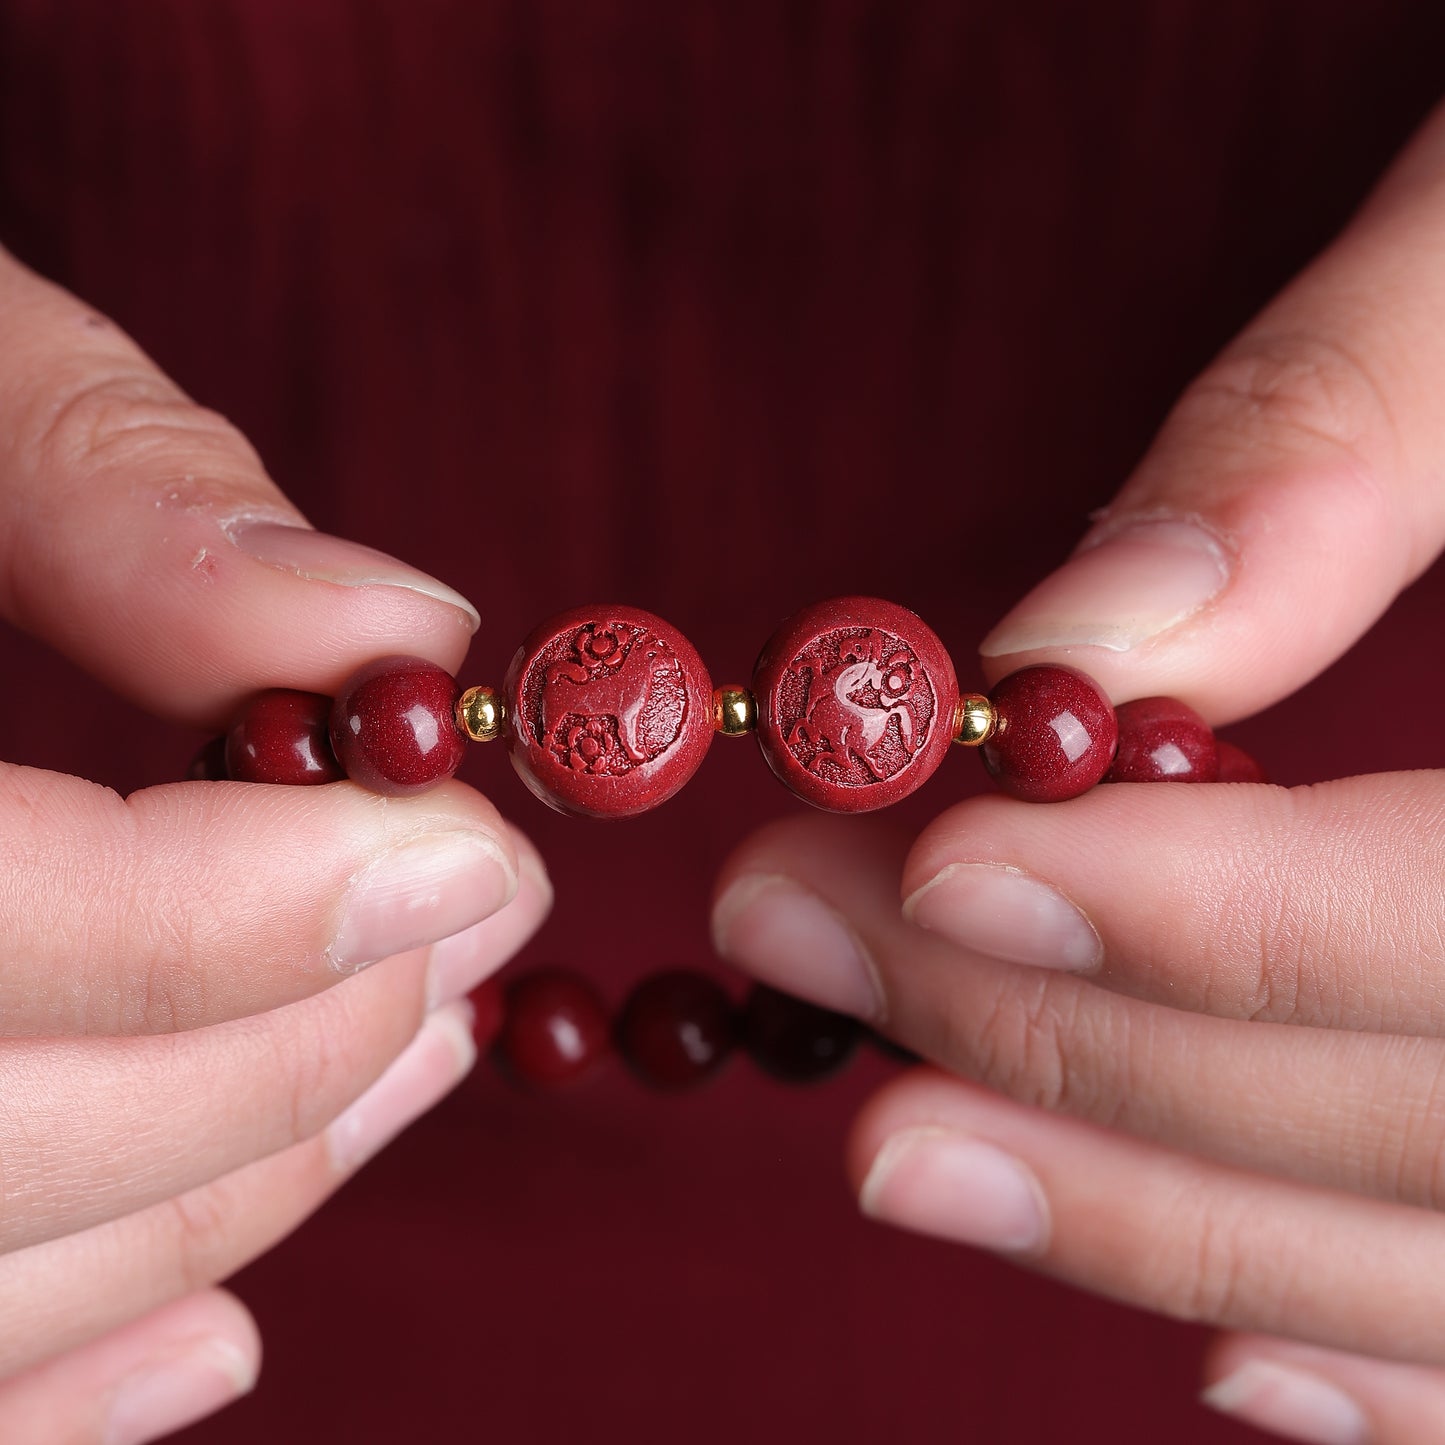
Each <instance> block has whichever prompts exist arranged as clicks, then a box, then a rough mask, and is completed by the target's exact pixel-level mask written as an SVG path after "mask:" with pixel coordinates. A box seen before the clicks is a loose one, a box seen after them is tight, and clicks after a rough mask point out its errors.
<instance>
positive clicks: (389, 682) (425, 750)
mask: <svg viewBox="0 0 1445 1445" xmlns="http://www.w3.org/2000/svg"><path fill="white" fill-rule="evenodd" d="M457 691H458V689H457V684H456V681H455V679H454V678H453V677H452V676H451V674H450V673H448V672H446V671H444V670H443V669H442V668H440V667H438V666H437V665H436V664H435V663H434V662H427V661H426V660H425V659H424V658H420V657H380V658H377V660H376V661H375V662H369V663H367V664H366V666H365V667H363V668H361V669H360V670H359V671H357V672H355V673H353V674H352V676H351V677H350V678H348V679H347V682H346V685H345V686H344V687H343V688H342V689H341V691H340V693H338V694H337V697H336V701H335V703H334V704H333V705H332V708H331V746H332V748H333V749H334V750H335V753H336V756H337V758H338V760H339V761H340V763H341V765H342V767H344V768H345V769H346V776H347V777H348V778H351V779H352V780H353V781H354V782H357V783H360V784H361V786H362V787H363V788H370V789H371V791H372V792H373V793H384V794H386V795H388V796H390V797H403V796H405V795H407V794H410V793H422V792H425V791H426V790H427V789H428V788H432V787H435V786H436V785H437V784H438V783H441V782H444V781H445V780H446V779H447V778H449V777H451V775H452V774H453V773H454V772H456V770H457V769H458V768H459V767H460V766H461V761H462V756H463V753H464V751H465V748H466V739H465V738H464V737H463V736H462V733H461V731H460V730H459V729H458V727H457V722H456V704H457Z"/></svg>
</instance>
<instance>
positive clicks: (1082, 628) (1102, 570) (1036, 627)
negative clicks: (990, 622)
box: [979, 521, 1230, 657]
mask: <svg viewBox="0 0 1445 1445" xmlns="http://www.w3.org/2000/svg"><path fill="white" fill-rule="evenodd" d="M1229 572H1230V558H1229V554H1228V552H1226V550H1225V548H1224V547H1223V545H1222V544H1221V543H1220V541H1219V539H1218V538H1216V537H1215V536H1213V535H1212V534H1211V533H1209V532H1207V531H1205V529H1204V528H1203V527H1201V526H1197V525H1195V524H1194V523H1192V522H1184V521H1157V522H1136V523H1133V524H1132V525H1130V526H1127V527H1124V528H1123V529H1121V530H1119V531H1116V532H1110V533H1106V534H1105V535H1104V536H1103V538H1102V539H1101V540H1100V541H1099V542H1097V543H1095V544H1094V545H1092V546H1089V547H1088V548H1087V549H1086V550H1085V551H1082V552H1079V553H1077V554H1076V555H1075V556H1074V557H1072V558H1071V559H1070V560H1069V561H1068V562H1066V563H1065V564H1064V565H1063V566H1062V567H1061V568H1059V570H1058V571H1057V572H1055V573H1054V574H1053V575H1052V576H1051V577H1047V578H1045V579H1044V581H1042V582H1041V583H1040V584H1039V585H1038V586H1037V587H1035V588H1034V590H1033V591H1032V592H1030V593H1029V595H1028V596H1027V597H1025V598H1024V600H1023V601H1022V602H1020V603H1019V604H1018V606H1017V607H1015V608H1014V609H1013V611H1012V612H1010V613H1009V614H1008V616H1007V617H1005V618H1004V620H1003V621H1002V622H1000V623H999V625H998V626H997V627H995V628H994V630H993V631H992V632H990V633H989V635H988V636H987V637H986V638H984V640H983V644H982V646H981V647H980V648H979V651H980V652H981V653H982V654H983V655H984V656H985V657H1001V656H1004V655H1005V654H1008V653H1011V652H1031V651H1033V650H1035V649H1036V648H1041V647H1103V648H1107V649H1108V650H1109V651H1110V652H1128V651H1129V649H1130V648H1132V647H1138V646H1139V645H1140V644H1141V643H1144V642H1148V641H1149V639H1150V638H1153V637H1157V636H1158V635H1159V634H1160V633H1161V632H1166V631H1167V630H1168V629H1169V628H1171V627H1174V626H1176V625H1177V624H1178V623H1180V622H1183V621H1184V620H1185V619H1186V618H1188V617H1192V616H1193V615H1194V614H1195V613H1196V612H1198V611H1199V610H1200V608H1202V607H1204V606H1205V605H1206V604H1207V603H1208V602H1209V601H1210V600H1211V599H1212V598H1214V597H1215V596H1217V595H1218V594H1219V592H1220V591H1221V590H1222V589H1223V587H1224V584H1225V583H1226V582H1227V581H1228V580H1229Z"/></svg>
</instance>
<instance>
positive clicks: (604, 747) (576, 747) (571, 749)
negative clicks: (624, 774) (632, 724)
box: [560, 717, 616, 774]
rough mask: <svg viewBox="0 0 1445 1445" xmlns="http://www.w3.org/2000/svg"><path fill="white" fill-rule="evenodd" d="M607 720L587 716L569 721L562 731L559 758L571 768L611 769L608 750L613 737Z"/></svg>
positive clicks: (588, 770)
mask: <svg viewBox="0 0 1445 1445" xmlns="http://www.w3.org/2000/svg"><path fill="white" fill-rule="evenodd" d="M607 722H608V720H607V719H606V718H602V717H590V718H586V719H584V720H582V721H579V722H575V723H573V724H572V725H571V726H570V727H568V728H567V730H566V731H565V732H564V733H563V735H562V747H561V749H560V751H561V753H562V761H563V762H565V763H566V764H567V766H568V767H569V768H571V769H572V770H573V771H574V772H578V773H594V774H595V773H607V772H611V771H612V754H613V752H614V751H615V750H616V739H615V738H614V737H613V736H612V729H611V728H609V727H608V726H607Z"/></svg>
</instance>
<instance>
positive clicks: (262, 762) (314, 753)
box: [226, 687, 346, 786]
mask: <svg viewBox="0 0 1445 1445" xmlns="http://www.w3.org/2000/svg"><path fill="white" fill-rule="evenodd" d="M330 715H331V699H330V698H329V697H321V696H320V695H319V694H317V693H314V692H293V691H291V690H290V689H288V688H280V687H273V688H271V689H270V690H269V691H267V692H261V693H257V694H256V696H255V697H253V698H252V699H251V700H250V701H249V702H248V703H246V705H245V707H244V708H242V710H241V712H240V714H239V715H238V716H237V718H236V720H235V722H233V723H232V724H231V730H230V732H228V733H227V734H226V775H227V776H228V777H231V778H235V779H236V780H237V781H238V782H242V783H287V784H291V785H293V786H294V785H295V784H298V783H302V784H304V783H334V782H336V781H338V780H339V779H341V778H344V777H345V776H346V774H345V773H344V772H342V770H341V764H340V763H338V762H337V761H336V755H335V754H334V753H333V752H332V751H331V741H330V739H329V738H328V737H327V724H328V720H329V718H330Z"/></svg>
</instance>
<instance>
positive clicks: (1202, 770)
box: [1104, 697, 1219, 783]
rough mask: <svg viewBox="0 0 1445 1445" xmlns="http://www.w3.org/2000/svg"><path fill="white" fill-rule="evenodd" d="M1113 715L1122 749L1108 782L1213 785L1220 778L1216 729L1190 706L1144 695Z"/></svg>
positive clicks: (1173, 699)
mask: <svg viewBox="0 0 1445 1445" xmlns="http://www.w3.org/2000/svg"><path fill="white" fill-rule="evenodd" d="M1114 713H1115V716H1116V717H1117V718H1118V721H1119V748H1118V751H1117V752H1116V753H1115V754H1114V762H1113V765H1112V766H1111V767H1110V768H1109V771H1108V772H1107V773H1105V775H1104V781H1105V782H1106V783H1212V782H1214V781H1215V779H1216V778H1217V777H1218V776H1219V750H1218V748H1217V747H1216V746H1215V741H1214V729H1213V728H1211V727H1210V726H1209V724H1208V723H1207V722H1205V721H1204V719H1203V718H1202V717H1200V716H1199V714H1198V713H1197V712H1195V711H1194V709H1193V708H1192V707H1190V706H1189V705H1188V704H1187V703H1182V702H1180V701H1179V699H1178V698H1173V697H1141V698H1138V699H1136V700H1135V701H1134V702H1125V703H1120V704H1119V706H1118V707H1117V708H1115V709H1114Z"/></svg>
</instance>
